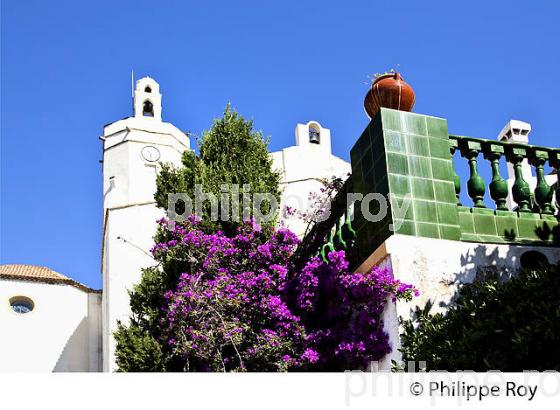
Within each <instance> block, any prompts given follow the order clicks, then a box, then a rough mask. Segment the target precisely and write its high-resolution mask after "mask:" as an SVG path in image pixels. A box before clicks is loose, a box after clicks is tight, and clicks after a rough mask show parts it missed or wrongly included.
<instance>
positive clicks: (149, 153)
mask: <svg viewBox="0 0 560 410" xmlns="http://www.w3.org/2000/svg"><path fill="white" fill-rule="evenodd" d="M159 157H160V153H159V150H158V149H157V148H156V147H153V146H151V145H147V146H145V147H144V148H142V158H144V159H145V160H146V161H148V162H156V161H157V160H159Z"/></svg>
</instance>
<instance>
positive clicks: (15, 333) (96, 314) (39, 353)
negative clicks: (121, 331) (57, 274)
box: [0, 279, 101, 372]
mask: <svg viewBox="0 0 560 410" xmlns="http://www.w3.org/2000/svg"><path fill="white" fill-rule="evenodd" d="M14 296H25V297H28V298H30V299H31V300H32V301H33V303H34V305H35V306H34V309H33V310H32V311H31V312H29V313H26V314H18V313H15V312H14V311H13V310H12V308H11V306H10V302H9V301H10V299H11V298H12V297H14ZM100 317H101V295H100V294H98V293H88V292H86V291H83V290H81V289H78V288H76V287H74V286H71V285H65V284H47V283H39V282H28V281H17V280H4V279H0V324H1V329H2V337H0V371H1V372H15V371H18V372H20V371H23V372H53V371H54V372H64V371H66V372H97V371H101V323H100Z"/></svg>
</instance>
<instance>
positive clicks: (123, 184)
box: [0, 77, 350, 372]
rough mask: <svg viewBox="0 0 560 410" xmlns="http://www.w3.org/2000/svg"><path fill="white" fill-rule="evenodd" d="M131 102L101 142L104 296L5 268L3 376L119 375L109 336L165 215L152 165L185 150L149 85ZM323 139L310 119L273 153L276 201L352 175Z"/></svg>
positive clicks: (0, 274)
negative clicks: (130, 109) (35, 373)
mask: <svg viewBox="0 0 560 410" xmlns="http://www.w3.org/2000/svg"><path fill="white" fill-rule="evenodd" d="M133 106H134V112H133V116H132V117H128V118H125V119H122V120H119V121H116V122H113V123H110V124H108V125H106V126H104V127H103V135H102V136H101V137H100V139H101V141H102V143H103V161H102V164H103V238H102V249H101V260H102V266H101V270H102V276H103V289H102V291H95V290H92V289H89V288H87V287H86V286H84V285H81V284H79V283H77V282H75V281H73V280H71V279H69V278H67V277H65V276H63V275H61V274H59V273H57V272H54V271H52V270H50V269H48V268H45V267H33V266H27V265H3V266H2V267H1V270H0V300H2V301H3V303H4V305H5V306H4V309H3V311H2V312H0V323H2V328H3V330H4V331H5V332H6V333H5V334H7V335H11V336H9V337H7V338H2V339H0V371H18V370H25V371H28V370H29V371H41V372H45V371H114V370H116V369H115V356H114V353H115V340H114V338H113V337H112V333H113V332H114V331H115V329H116V327H117V322H118V321H121V322H123V323H126V322H127V321H128V318H129V315H130V306H129V296H128V291H129V290H131V289H132V287H133V285H134V284H135V283H137V282H138V281H139V280H140V276H141V270H142V268H146V267H149V266H152V265H153V264H154V260H153V259H152V257H151V254H150V249H151V248H152V246H153V239H152V238H153V236H154V233H155V230H156V220H158V219H160V218H161V217H163V216H164V211H163V210H162V209H159V208H157V207H156V204H155V201H154V193H155V190H156V175H157V172H158V167H159V166H160V164H161V163H171V164H173V165H175V166H180V165H181V155H182V154H183V152H184V151H185V150H188V149H190V141H189V138H188V136H187V135H186V134H185V133H184V132H182V131H181V130H179V129H178V128H177V127H175V126H174V125H173V124H171V123H168V122H164V121H162V96H161V93H160V89H159V84H158V83H157V82H156V81H155V80H153V79H152V78H149V77H145V78H142V79H140V80H138V81H136V84H135V90H134V98H133ZM330 138H331V137H330V130H328V129H327V128H323V127H321V125H320V124H319V123H317V122H315V121H312V122H309V123H307V124H298V125H297V127H296V146H293V147H289V148H286V149H284V150H282V151H279V152H275V153H272V154H271V155H272V157H273V160H274V166H275V167H276V168H277V170H278V171H280V172H281V174H282V183H281V188H282V190H283V192H284V194H283V198H282V202H283V203H285V202H286V199H288V203H292V202H291V201H292V200H294V199H295V201H296V202H298V196H301V199H302V200H301V201H299V202H301V203H302V204H305V203H307V197H308V194H309V192H311V191H318V190H319V188H320V187H321V186H322V184H321V182H320V181H321V180H323V179H329V178H331V177H333V176H335V175H336V176H341V175H344V174H346V173H348V172H349V171H350V164H348V163H347V162H345V161H343V160H341V159H340V158H337V157H335V156H334V155H332V153H331V143H330ZM290 198H291V200H290ZM299 208H300V209H301V207H299ZM298 223H299V224H298ZM286 225H287V226H290V227H292V228H294V229H296V230H297V231H298V233H299V234H302V233H303V229H304V227H303V226H302V225H301V223H300V222H298V220H297V219H292V218H290V219H288V220H286ZM95 269H96V267H95V266H92V271H93V270H95ZM16 273H17V274H16ZM12 335H13V337H12ZM16 335H17V336H16ZM38 340H40V341H41V343H39V344H38V343H37V341H38Z"/></svg>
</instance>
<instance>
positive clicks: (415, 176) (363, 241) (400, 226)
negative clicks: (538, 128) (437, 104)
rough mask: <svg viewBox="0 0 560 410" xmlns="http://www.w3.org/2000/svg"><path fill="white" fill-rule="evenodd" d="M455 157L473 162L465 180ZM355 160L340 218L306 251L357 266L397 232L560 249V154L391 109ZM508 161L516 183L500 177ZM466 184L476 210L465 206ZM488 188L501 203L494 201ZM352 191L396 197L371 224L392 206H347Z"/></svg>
mask: <svg viewBox="0 0 560 410" xmlns="http://www.w3.org/2000/svg"><path fill="white" fill-rule="evenodd" d="M454 156H455V160H463V159H464V160H465V161H467V163H468V169H469V174H468V177H467V178H466V181H461V178H460V177H459V176H458V175H457V172H456V171H455V169H454V166H453V158H454ZM461 157H462V158H463V159H461ZM350 158H351V162H352V175H351V177H350V178H349V179H348V180H347V181H346V182H345V185H344V189H343V190H342V191H341V192H339V194H337V197H336V198H335V199H334V200H333V204H335V205H336V206H334V207H332V208H331V209H335V213H334V214H333V215H332V217H331V218H330V219H329V220H328V221H325V222H321V223H320V224H317V225H316V226H315V227H314V228H313V229H312V231H311V232H310V234H308V235H307V236H306V238H304V239H303V242H302V246H301V247H300V251H298V252H299V253H298V254H301V255H309V254H315V252H318V253H319V255H320V256H321V257H322V258H323V259H324V260H326V257H327V254H328V252H330V251H333V250H341V249H344V250H347V251H349V250H351V252H352V255H353V256H354V259H353V263H352V264H353V266H357V265H358V264H360V263H361V262H363V261H364V260H365V259H366V258H368V257H369V256H370V255H371V253H372V252H374V251H375V250H376V249H377V248H378V247H379V246H380V245H382V244H383V242H384V241H386V240H387V239H388V238H389V237H390V236H391V235H395V234H399V235H409V236H417V237H425V238H434V239H443V240H452V241H466V242H476V243H498V244H499V243H503V244H531V245H539V246H558V245H559V244H560V225H559V220H558V218H559V216H558V213H557V209H558V207H560V203H559V201H560V181H558V182H556V183H555V184H553V186H550V179H549V178H550V176H546V175H545V167H546V166H550V167H552V168H553V169H554V170H555V171H556V173H557V175H558V172H559V170H560V149H558V148H545V147H537V146H533V145H523V144H519V143H508V142H504V141H495V140H487V139H479V138H471V137H464V136H456V135H450V134H449V132H448V127H447V120H445V119H444V118H438V117H432V116H427V115H421V114H415V113H408V112H402V111H396V110H390V109H386V108H382V109H381V110H380V111H379V113H378V114H377V115H376V116H375V118H373V119H372V120H371V122H370V123H369V124H368V126H367V127H366V129H365V130H364V131H363V133H362V135H361V136H360V137H359V138H358V140H357V141H356V143H355V145H354V146H353V147H352V150H351V152H350ZM504 162H506V163H508V164H510V166H511V169H512V170H513V174H514V176H513V181H507V180H506V179H505V175H504V176H502V175H500V163H502V164H503V163H504ZM526 164H530V166H532V167H533V168H534V170H535V173H536V187H535V189H534V190H533V191H531V188H530V185H529V182H531V183H533V182H532V181H525V179H524V177H523V169H524V167H526ZM480 169H490V170H491V172H492V177H491V180H490V181H484V179H483V177H482V176H481V174H480ZM558 178H559V177H558V176H557V177H556V179H558ZM547 180H548V181H549V182H547ZM462 184H465V185H464V186H465V187H466V192H467V194H468V196H469V198H470V199H471V200H472V205H470V206H464V205H463V204H461V203H460V201H459V196H460V193H461V188H462ZM486 187H488V193H489V197H490V198H491V200H492V201H493V202H494V204H495V205H494V206H486V205H487V204H488V203H486V204H485V194H486ZM348 192H352V193H354V194H362V195H363V196H364V198H365V197H366V195H368V194H371V193H375V194H378V195H379V194H380V195H382V196H383V197H384V198H386V199H387V207H386V208H387V210H388V212H387V213H386V214H385V215H384V216H382V217H380V218H376V219H375V220H372V219H368V218H367V217H366V215H365V214H364V213H366V210H367V209H369V212H370V214H371V213H373V214H375V213H376V212H378V211H379V210H380V209H382V208H383V207H382V206H380V204H379V203H377V202H376V201H370V202H368V203H367V204H366V203H365V202H357V203H356V204H355V205H354V206H353V209H352V210H351V209H346V206H347V205H346V204H345V202H344V201H345V196H346V194H347V193H348ZM510 195H511V198H510ZM554 196H555V197H556V205H557V207H555V206H554V205H555V204H554V203H553V198H554ZM508 204H513V206H511V207H509V208H508ZM366 205H367V206H366ZM300 259H301V261H303V260H304V258H303V257H301V258H299V259H297V260H298V261H299V260H300Z"/></svg>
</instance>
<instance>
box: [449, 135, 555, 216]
mask: <svg viewBox="0 0 560 410" xmlns="http://www.w3.org/2000/svg"><path fill="white" fill-rule="evenodd" d="M449 138H450V146H451V152H452V153H453V152H454V147H458V148H459V149H460V150H461V155H462V156H463V157H464V158H466V159H467V161H468V162H469V169H470V178H469V180H468V181H467V191H468V194H469V196H470V197H471V199H472V200H473V206H474V207H479V208H484V207H485V205H484V204H483V199H484V193H485V183H484V180H483V179H482V178H481V176H480V175H479V173H478V162H477V157H478V154H479V153H480V152H482V153H483V156H484V159H486V160H488V161H489V162H490V168H491V170H492V181H491V182H490V184H489V190H490V197H491V198H492V199H493V200H494V202H495V204H496V209H497V210H500V211H507V210H509V209H508V207H507V205H506V204H507V197H508V195H509V189H508V183H507V181H506V180H505V179H504V178H503V177H502V176H501V175H500V170H499V162H500V158H502V157H505V159H506V161H507V162H509V163H511V164H512V166H513V170H514V181H513V185H512V187H511V194H512V199H513V201H514V202H515V203H516V204H517V207H516V208H515V209H512V211H518V212H524V213H540V214H545V215H554V213H555V212H556V209H555V208H554V206H553V204H552V197H553V194H554V190H553V187H552V186H550V185H548V183H547V182H546V179H545V171H544V165H545V164H546V162H547V161H548V162H549V164H550V165H551V166H552V167H553V168H556V167H555V165H557V163H556V162H555V161H556V160H555V159H556V158H557V157H558V151H559V150H558V149H555V148H544V147H537V146H533V145H525V144H517V143H509V142H503V141H492V140H484V139H479V138H471V137H463V136H457V135H450V136H449ZM525 160H528V162H529V164H531V165H533V166H534V168H535V172H536V175H537V185H536V188H535V190H534V193H532V192H531V188H530V186H529V183H528V182H527V181H525V178H524V177H523V162H524V161H525ZM556 169H557V168H556ZM556 189H558V188H556ZM557 200H558V196H557Z"/></svg>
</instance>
